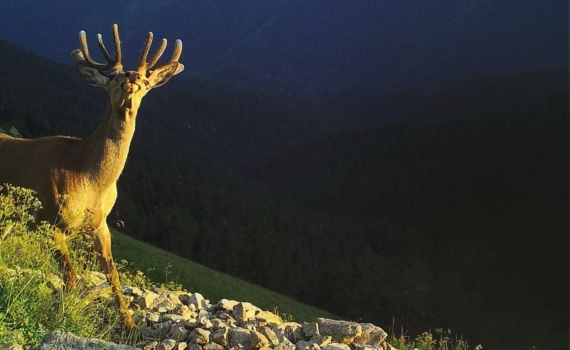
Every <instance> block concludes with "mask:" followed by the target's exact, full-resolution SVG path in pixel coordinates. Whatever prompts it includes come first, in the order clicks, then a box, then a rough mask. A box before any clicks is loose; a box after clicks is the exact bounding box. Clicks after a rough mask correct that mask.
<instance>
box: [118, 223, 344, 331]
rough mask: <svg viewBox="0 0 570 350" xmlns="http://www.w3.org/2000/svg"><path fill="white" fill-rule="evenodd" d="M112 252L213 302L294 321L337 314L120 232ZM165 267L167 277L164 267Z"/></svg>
mask: <svg viewBox="0 0 570 350" xmlns="http://www.w3.org/2000/svg"><path fill="white" fill-rule="evenodd" d="M113 255H114V257H115V260H116V261H121V260H123V259H124V260H127V261H128V262H129V263H132V265H133V267H134V268H137V269H139V270H141V271H142V272H144V273H145V274H146V275H147V276H148V277H149V278H150V279H151V280H153V281H155V282H158V283H160V282H166V280H167V279H168V281H174V282H176V283H178V284H181V285H182V286H183V287H184V288H185V289H187V290H188V291H191V292H198V293H200V294H202V295H204V297H205V298H207V299H210V301H211V302H212V303H215V302H217V301H218V300H220V299H223V298H226V299H234V300H238V301H247V302H250V303H252V304H254V305H256V306H258V307H260V308H262V309H265V310H269V311H272V310H273V309H274V308H275V307H276V306H277V307H279V312H280V313H281V314H282V315H283V313H285V314H287V315H291V316H293V319H294V320H295V321H297V322H302V321H313V322H314V320H315V319H316V318H317V317H326V318H338V317H337V316H335V315H333V314H331V313H329V312H326V311H324V310H320V309H317V308H315V307H312V306H308V305H305V304H302V303H300V302H298V301H295V300H293V299H290V298H288V297H285V296H283V295H280V294H278V293H275V292H272V291H270V290H268V289H265V288H262V287H259V286H256V285H253V284H251V283H248V282H245V281H241V280H239V279H237V278H233V277H231V276H228V275H225V274H223V273H220V272H217V271H214V270H211V269H209V268H207V267H204V266H202V265H199V264H197V263H195V262H192V261H190V260H187V259H184V258H181V257H179V256H177V255H174V254H172V253H169V252H167V251H165V250H162V249H160V248H156V247H153V246H151V245H149V244H146V243H142V242H140V241H137V240H136V239H133V238H131V237H129V236H127V235H124V234H122V233H120V232H117V231H114V232H113ZM167 266H169V267H168V271H169V273H168V277H167V276H166V273H165V271H166V269H167Z"/></svg>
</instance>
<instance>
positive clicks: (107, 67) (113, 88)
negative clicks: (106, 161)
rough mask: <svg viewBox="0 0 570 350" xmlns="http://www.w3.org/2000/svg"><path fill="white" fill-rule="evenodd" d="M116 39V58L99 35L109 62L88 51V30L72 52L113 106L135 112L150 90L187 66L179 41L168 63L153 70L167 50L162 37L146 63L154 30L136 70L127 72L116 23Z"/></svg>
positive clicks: (81, 69)
mask: <svg viewBox="0 0 570 350" xmlns="http://www.w3.org/2000/svg"><path fill="white" fill-rule="evenodd" d="M113 39H114V44H115V45H114V46H115V59H112V58H111V55H109V52H108V51H107V49H106V48H105V45H104V44H103V38H102V36H101V34H97V41H98V44H99V49H100V50H101V53H102V54H103V56H104V58H105V60H106V63H97V62H96V61H95V60H93V58H92V57H91V55H90V54H89V48H88V46H87V37H86V34H85V31H81V32H80V33H79V42H80V45H81V48H80V49H78V50H75V51H73V52H72V53H71V56H72V57H73V59H74V60H75V62H76V63H77V66H78V67H79V71H80V72H81V74H82V75H83V77H85V79H86V80H87V81H88V82H89V83H90V84H91V85H95V86H100V87H102V88H104V89H105V90H106V91H107V93H108V94H109V97H110V98H111V106H112V107H113V108H114V109H116V110H131V111H133V112H135V113H136V110H137V109H138V107H139V105H140V101H141V100H142V98H143V97H144V96H145V95H146V94H147V92H148V91H149V90H151V89H153V88H156V87H159V86H161V85H163V84H165V83H166V82H167V81H168V80H170V78H171V77H172V76H174V75H176V74H178V73H180V72H182V70H184V65H183V64H181V63H179V62H178V59H179V58H180V55H181V53H182V42H181V41H180V40H176V44H175V47H174V53H173V54H172V58H171V59H170V62H169V63H167V64H165V65H163V66H160V67H158V68H156V69H153V67H154V65H156V63H157V62H158V60H159V59H160V57H161V56H162V54H163V53H164V50H165V49H166V39H162V43H161V45H160V48H159V49H158V51H157V52H156V53H155V55H154V56H153V57H152V59H151V60H150V61H148V62H147V56H148V52H149V50H150V46H151V44H152V39H153V35H152V33H151V32H149V33H148V36H147V39H146V42H145V45H144V48H143V51H142V54H141V57H140V61H139V66H138V68H137V70H136V71H126V72H125V71H123V65H122V63H121V58H122V56H121V42H120V40H119V28H118V26H117V25H116V24H114V25H113Z"/></svg>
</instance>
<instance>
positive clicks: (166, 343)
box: [156, 339, 176, 350]
mask: <svg viewBox="0 0 570 350" xmlns="http://www.w3.org/2000/svg"><path fill="white" fill-rule="evenodd" d="M175 346H176V340H173V339H164V340H163V341H162V342H161V343H160V344H158V346H157V347H156V350H173V349H174V347H175Z"/></svg>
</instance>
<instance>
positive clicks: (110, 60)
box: [97, 34, 113, 62]
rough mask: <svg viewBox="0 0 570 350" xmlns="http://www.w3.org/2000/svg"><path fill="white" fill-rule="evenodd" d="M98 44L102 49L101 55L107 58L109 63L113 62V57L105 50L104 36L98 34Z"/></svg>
mask: <svg viewBox="0 0 570 350" xmlns="http://www.w3.org/2000/svg"><path fill="white" fill-rule="evenodd" d="M97 43H98V44H99V49H101V53H102V54H103V56H104V57H105V60H106V61H107V62H113V59H112V58H111V55H109V51H107V49H106V48H105V44H103V36H102V35H101V34H97Z"/></svg>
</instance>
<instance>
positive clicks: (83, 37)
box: [79, 24, 121, 71]
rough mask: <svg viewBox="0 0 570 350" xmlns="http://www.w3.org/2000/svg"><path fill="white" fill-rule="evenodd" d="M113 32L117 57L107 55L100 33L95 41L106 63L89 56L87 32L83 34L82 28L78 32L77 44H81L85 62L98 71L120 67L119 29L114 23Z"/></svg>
mask: <svg viewBox="0 0 570 350" xmlns="http://www.w3.org/2000/svg"><path fill="white" fill-rule="evenodd" d="M113 34H114V35H113V36H114V41H115V55H116V57H117V58H116V59H115V60H113V59H112V58H111V55H109V52H108V51H107V49H106V48H105V44H103V37H102V36H101V34H97V42H98V44H99V49H100V50H101V53H102V54H103V56H104V57H105V60H106V61H107V63H105V64H103V63H98V62H96V61H95V60H94V59H93V58H92V57H91V54H89V47H88V45H87V34H85V31H84V30H82V31H80V32H79V44H80V45H81V51H82V53H83V56H84V58H85V62H87V64H88V65H89V66H91V67H93V68H95V69H97V70H100V71H106V70H111V69H112V68H120V67H121V44H120V41H119V30H118V26H117V25H116V24H115V25H113Z"/></svg>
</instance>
